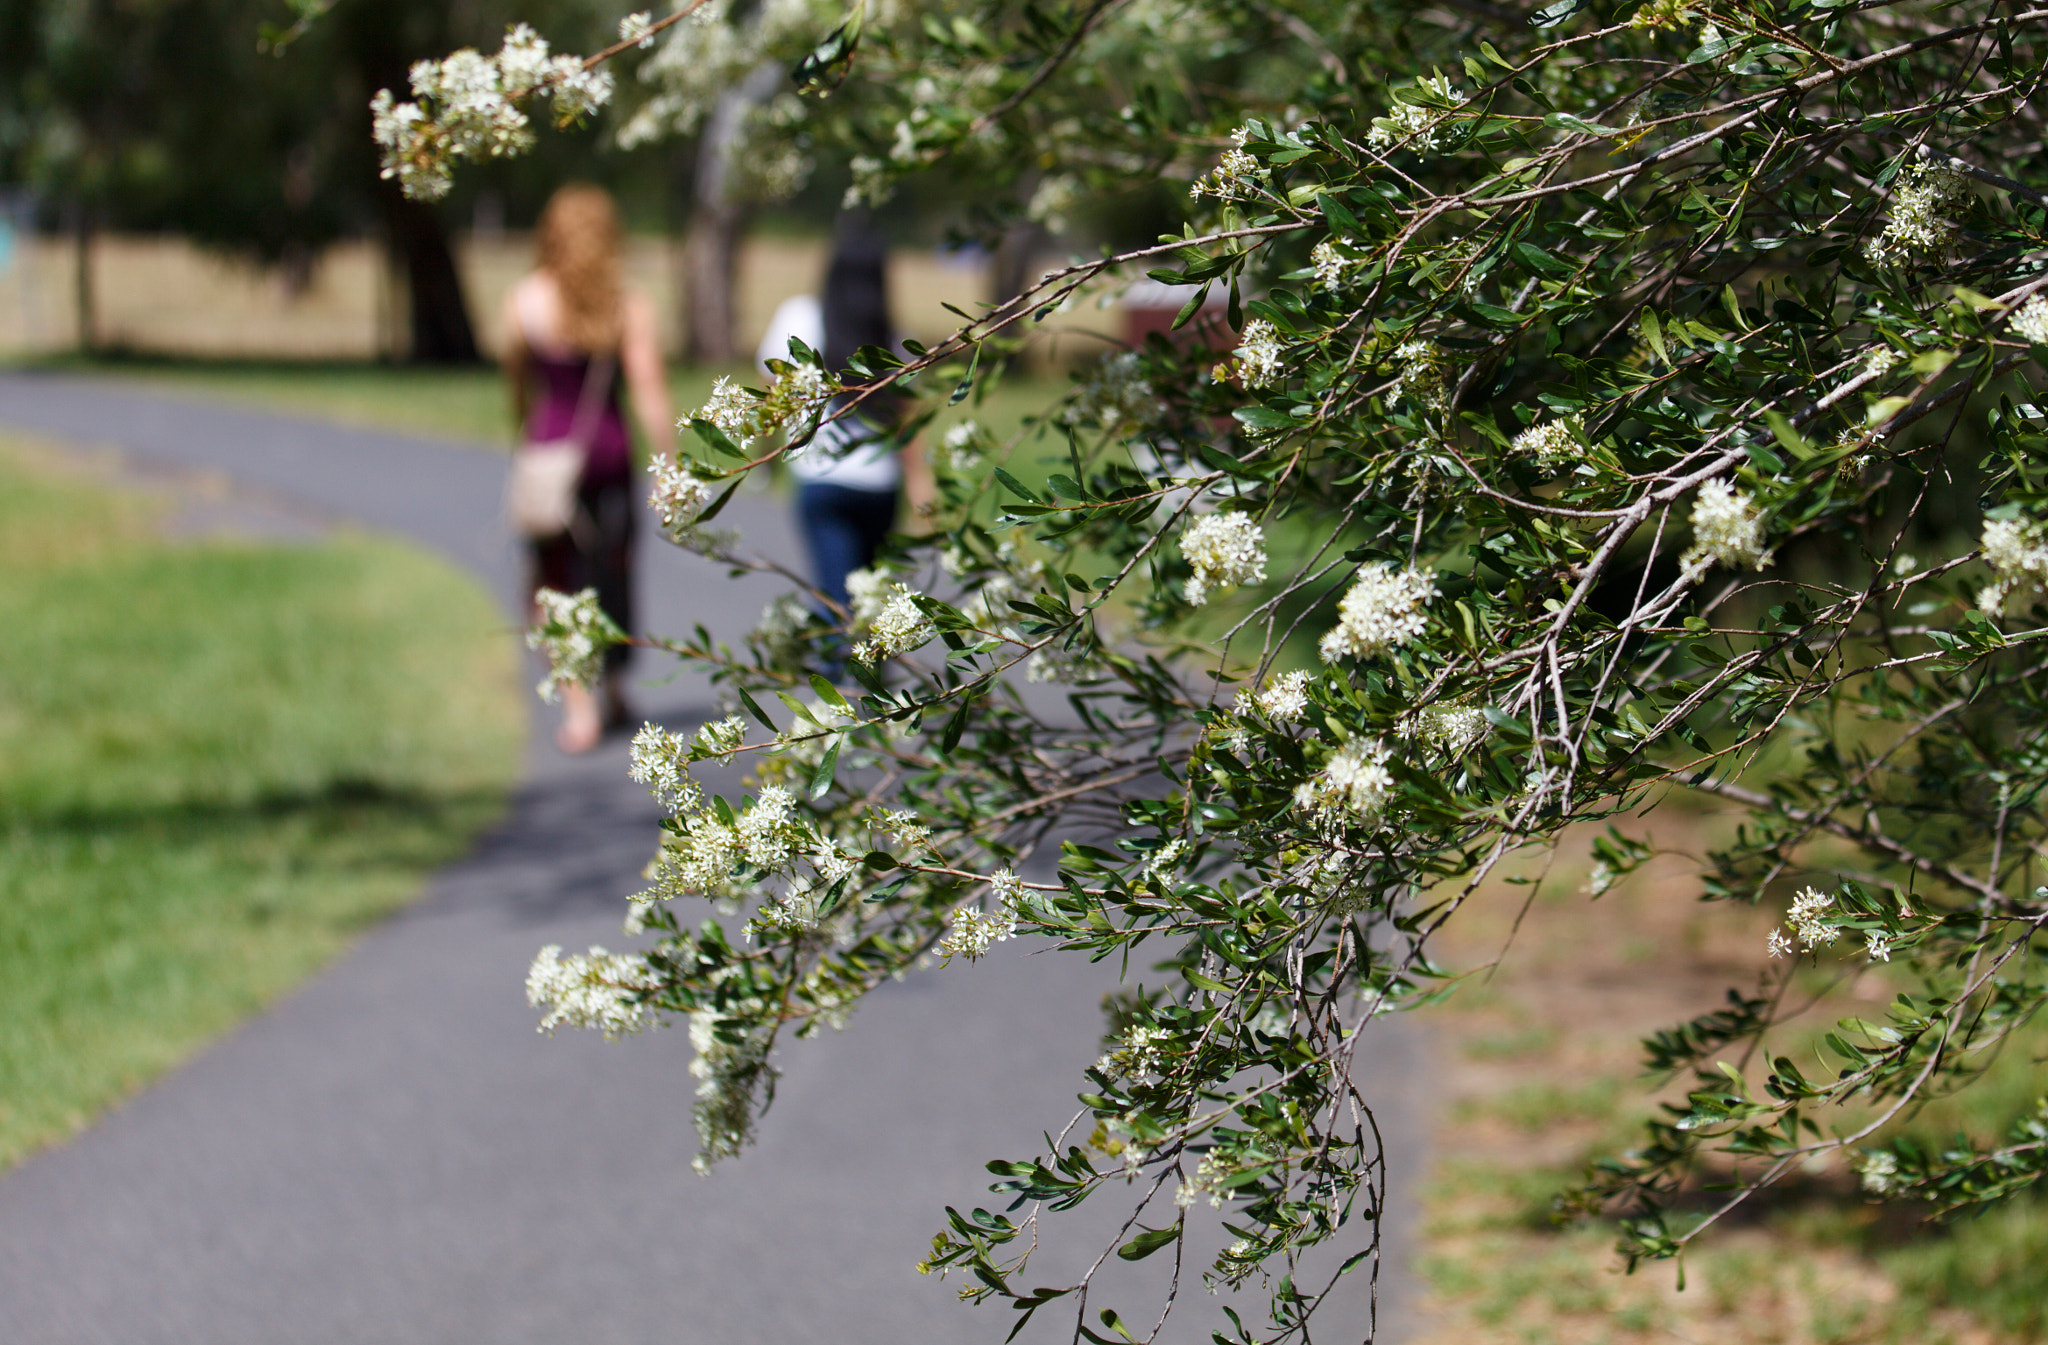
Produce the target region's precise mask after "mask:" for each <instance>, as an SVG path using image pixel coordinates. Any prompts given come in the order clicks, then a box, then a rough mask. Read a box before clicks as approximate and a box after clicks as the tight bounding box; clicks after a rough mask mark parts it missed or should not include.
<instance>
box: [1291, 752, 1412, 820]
mask: <svg viewBox="0 0 2048 1345" xmlns="http://www.w3.org/2000/svg"><path fill="white" fill-rule="evenodd" d="M1387 755H1388V753H1387V745H1386V744H1385V743H1383V742H1381V741H1380V740H1379V739H1377V738H1353V739H1352V740H1351V741H1350V742H1348V743H1346V744H1344V746H1342V747H1340V748H1338V749H1337V753H1336V755H1334V756H1332V757H1331V758H1330V760H1329V761H1328V763H1327V764H1325V765H1324V767H1323V769H1322V770H1320V771H1318V772H1317V773H1316V775H1315V777H1314V778H1313V779H1309V780H1304V781H1303V782H1302V783H1301V784H1300V785H1299V786H1298V787H1297V788H1296V789H1295V791H1294V802H1295V806H1297V807H1300V808H1305V809H1308V810H1309V811H1311V812H1315V813H1324V814H1328V813H1335V812H1348V813H1350V814H1351V815H1352V816H1353V817H1356V818H1357V819H1358V820H1359V821H1361V822H1363V823H1365V824H1366V825H1367V826H1371V825H1372V824H1373V823H1375V822H1377V821H1379V819H1380V814H1382V813H1384V812H1385V811H1386V807H1387V800H1388V799H1390V798H1391V797H1393V793H1394V775H1393V772H1391V771H1389V770H1388V769H1387Z"/></svg>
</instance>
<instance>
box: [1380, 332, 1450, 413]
mask: <svg viewBox="0 0 2048 1345" xmlns="http://www.w3.org/2000/svg"><path fill="white" fill-rule="evenodd" d="M1394 360H1395V362H1396V363H1397V364H1399V365H1400V366H1401V371H1400V373H1399V374H1397V375H1396V376H1395V378H1394V389H1393V395H1394V397H1395V399H1396V400H1407V401H1412V402H1414V403H1415V404H1416V405H1417V406H1419V407H1421V408H1422V409H1424V410H1426V411H1445V410H1448V409H1449V408H1450V405H1451V390H1450V381H1449V378H1448V371H1447V369H1446V367H1445V360H1444V352H1443V349H1442V348H1441V347H1440V346H1438V345H1437V344H1436V342H1434V341H1422V340H1416V341H1404V342H1402V343H1401V345H1400V347H1399V348H1398V349H1396V350H1395V351H1394Z"/></svg>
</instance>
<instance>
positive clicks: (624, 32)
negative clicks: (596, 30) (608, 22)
mask: <svg viewBox="0 0 2048 1345" xmlns="http://www.w3.org/2000/svg"><path fill="white" fill-rule="evenodd" d="M653 27H654V16H653V15H652V14H649V13H648V12H647V11H646V10H644V9H643V10H641V11H640V12H639V13H638V14H628V15H627V16H626V17H625V18H623V19H620V20H619V41H621V42H631V43H632V44H633V45H634V46H636V47H639V48H641V49H643V50H644V49H646V48H648V47H651V46H653V45H654V35H653V34H652V33H650V32H649V31H648V30H649V29H651V28H653Z"/></svg>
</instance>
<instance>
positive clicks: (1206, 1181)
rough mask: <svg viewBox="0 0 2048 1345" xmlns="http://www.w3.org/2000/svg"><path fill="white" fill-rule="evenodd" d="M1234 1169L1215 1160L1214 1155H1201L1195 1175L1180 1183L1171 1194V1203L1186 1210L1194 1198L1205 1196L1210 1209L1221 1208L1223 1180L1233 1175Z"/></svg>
mask: <svg viewBox="0 0 2048 1345" xmlns="http://www.w3.org/2000/svg"><path fill="white" fill-rule="evenodd" d="M1235 1172H1236V1169H1235V1168H1233V1167H1231V1165H1230V1164H1228V1163H1226V1162H1224V1161H1222V1160H1221V1159H1219V1158H1217V1157H1216V1156H1215V1155H1214V1154H1203V1155H1202V1161H1201V1162H1200V1163H1198V1164H1196V1165H1195V1175H1194V1177H1193V1178H1192V1179H1191V1180H1189V1181H1185V1182H1182V1183H1181V1184H1180V1186H1179V1188H1178V1189H1176V1190H1175V1191H1174V1193H1173V1203H1174V1204H1176V1205H1178V1206H1180V1208H1182V1209H1186V1208H1187V1207H1188V1206H1190V1205H1192V1204H1194V1203H1195V1197H1196V1196H1207V1197H1208V1199H1209V1204H1210V1206H1211V1207H1212V1208H1215V1209H1221V1208H1223V1180H1224V1179H1225V1178H1226V1177H1229V1176H1231V1175H1233V1174H1234V1173H1235Z"/></svg>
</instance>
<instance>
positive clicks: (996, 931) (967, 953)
mask: <svg viewBox="0 0 2048 1345" xmlns="http://www.w3.org/2000/svg"><path fill="white" fill-rule="evenodd" d="M1016 928H1017V921H1016V919H1015V917H1013V916H1012V915H1010V913H1009V912H1008V911H1002V912H1000V913H999V914H996V915H988V914H985V913H983V912H982V911H980V910H977V909H976V908H974V907H972V906H962V907H961V908H960V909H959V910H956V911H954V912H953V919H952V927H951V928H950V929H949V930H948V931H947V933H946V936H945V937H944V938H942V939H940V940H939V941H938V943H937V944H936V945H934V946H935V947H936V948H937V950H938V953H939V955H940V957H941V958H943V959H945V960H946V961H951V960H952V959H953V958H954V957H955V956H959V957H964V958H966V959H967V960H968V961H969V962H973V961H975V960H976V959H978V958H980V957H982V956H983V955H984V954H986V953H987V952H988V950H989V948H990V947H991V946H992V945H994V944H998V943H1001V942H1002V941H1003V940H1005V939H1007V938H1009V937H1010V936H1011V935H1012V934H1013V933H1015V932H1016Z"/></svg>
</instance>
